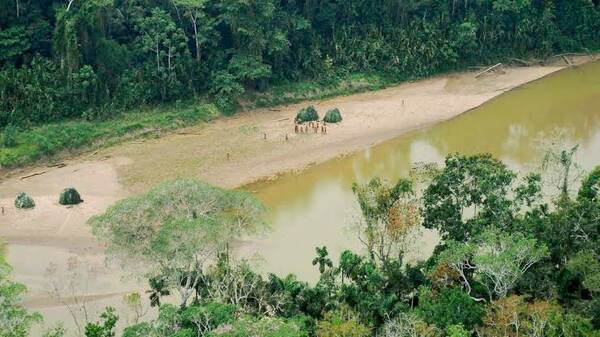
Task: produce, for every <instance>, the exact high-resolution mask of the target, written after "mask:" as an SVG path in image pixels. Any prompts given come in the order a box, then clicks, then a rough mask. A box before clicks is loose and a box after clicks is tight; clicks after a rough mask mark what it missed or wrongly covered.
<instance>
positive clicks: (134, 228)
mask: <svg viewBox="0 0 600 337" xmlns="http://www.w3.org/2000/svg"><path fill="white" fill-rule="evenodd" d="M263 209H264V208H263V206H262V205H261V204H260V203H259V202H258V201H257V200H256V199H255V198H254V197H253V196H252V195H250V194H249V193H247V192H243V191H229V190H224V189H221V188H218V187H215V186H211V185H209V184H207V183H204V182H201V181H198V180H194V179H178V180H173V181H168V182H165V183H163V184H161V185H159V186H157V187H155V188H154V189H152V190H151V191H149V192H148V193H147V194H145V195H141V196H136V197H131V198H127V199H124V200H121V201H119V202H117V203H116V204H115V205H113V206H111V207H110V208H109V209H108V210H107V211H106V212H105V213H104V214H102V215H100V216H96V217H93V218H91V219H90V220H89V223H90V224H91V226H92V231H93V233H94V234H95V235H96V236H98V237H99V238H100V239H101V240H104V241H106V242H107V244H108V252H109V253H111V254H115V255H117V256H119V257H121V258H122V259H125V260H132V261H137V262H141V263H143V264H145V265H146V266H148V273H147V276H149V277H159V278H162V279H161V282H166V284H167V285H168V286H167V288H177V289H178V290H179V291H178V293H179V295H180V297H181V302H182V305H185V304H186V303H187V301H188V299H189V298H190V296H191V295H192V294H193V293H194V291H195V289H196V287H197V286H199V285H200V281H201V278H202V274H201V270H200V268H201V267H202V266H203V264H204V262H205V261H208V260H209V259H211V258H215V257H217V256H218V255H219V254H220V253H221V252H224V251H226V250H227V247H228V245H229V244H230V243H232V242H233V241H234V240H236V239H239V238H240V237H241V236H243V235H248V234H252V233H256V232H257V231H259V230H260V229H261V226H262V221H261V219H260V217H261V214H262V212H263Z"/></svg>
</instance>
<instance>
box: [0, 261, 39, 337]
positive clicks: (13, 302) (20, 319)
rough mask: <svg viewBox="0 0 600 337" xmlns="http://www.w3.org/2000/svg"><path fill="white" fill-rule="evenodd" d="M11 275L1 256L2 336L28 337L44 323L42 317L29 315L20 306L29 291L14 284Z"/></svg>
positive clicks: (0, 308) (0, 310)
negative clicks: (39, 324)
mask: <svg viewBox="0 0 600 337" xmlns="http://www.w3.org/2000/svg"><path fill="white" fill-rule="evenodd" d="M11 273H12V268H11V267H10V265H8V263H6V261H5V260H4V257H3V256H2V255H0V336H3V337H27V336H29V330H30V328H31V327H32V326H33V325H34V324H35V323H39V322H41V321H42V316H41V315H40V314H37V313H29V312H27V310H26V309H25V308H23V307H22V306H21V305H19V302H20V301H21V299H22V296H23V294H25V292H26V290H27V289H26V288H25V286H24V285H22V284H20V283H15V282H13V281H12V280H11Z"/></svg>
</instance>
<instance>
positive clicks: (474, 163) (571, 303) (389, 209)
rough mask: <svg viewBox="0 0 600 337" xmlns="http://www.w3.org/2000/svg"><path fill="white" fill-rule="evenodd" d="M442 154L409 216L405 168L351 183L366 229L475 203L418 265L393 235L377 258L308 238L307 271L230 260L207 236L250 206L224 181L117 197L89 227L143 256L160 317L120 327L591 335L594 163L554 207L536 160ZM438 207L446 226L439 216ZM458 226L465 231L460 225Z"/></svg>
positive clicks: (195, 332) (241, 332)
mask: <svg viewBox="0 0 600 337" xmlns="http://www.w3.org/2000/svg"><path fill="white" fill-rule="evenodd" d="M446 162H447V166H446V168H444V169H443V170H439V171H436V170H431V171H430V172H431V174H432V175H433V179H432V181H431V184H430V185H429V187H428V188H426V189H425V193H426V198H430V200H429V201H428V200H425V202H430V204H428V205H426V206H427V207H423V208H421V209H420V212H421V214H420V216H418V217H416V218H412V217H408V216H398V214H404V213H397V210H398V209H406V207H407V206H406V205H407V203H406V201H407V200H408V201H414V200H413V198H414V194H415V193H414V192H413V189H412V183H411V181H409V180H405V179H400V180H399V181H398V183H396V184H395V185H388V184H385V183H383V182H381V181H380V180H379V179H373V180H371V181H370V182H368V183H367V184H364V185H355V186H354V192H355V194H356V195H357V199H358V202H359V205H360V207H361V211H362V213H363V214H362V215H363V219H362V220H363V221H364V222H369V223H371V224H377V226H379V227H381V228H383V229H384V230H382V231H381V232H380V234H381V235H380V236H377V237H378V238H379V237H383V238H385V236H384V235H383V234H384V233H387V234H386V235H389V232H392V233H393V232H394V231H397V230H398V228H404V227H403V226H399V224H401V223H415V224H417V225H420V224H422V223H423V221H426V220H423V219H430V220H431V219H436V218H435V217H437V216H439V214H438V212H439V211H440V204H445V205H442V206H444V207H447V208H445V209H444V211H447V212H449V214H452V213H453V212H461V209H462V208H464V209H462V211H465V210H469V209H470V208H471V207H473V206H474V205H477V207H478V208H479V211H478V212H481V213H478V212H475V214H473V218H472V219H463V218H460V221H461V222H460V223H458V222H456V223H455V224H453V223H452V222H450V224H451V225H456V226H457V227H456V228H453V229H452V231H451V232H452V234H447V236H448V238H446V239H445V240H443V241H441V243H440V245H438V247H436V249H435V250H434V252H433V254H432V256H431V258H430V259H429V260H428V261H426V262H424V263H419V264H417V265H415V266H411V265H407V264H406V263H404V261H403V256H404V250H403V249H402V248H401V247H400V248H399V249H398V253H397V254H388V255H387V257H386V258H384V259H381V258H375V257H374V256H373V255H372V254H371V253H369V252H368V251H367V254H366V255H364V256H363V255H360V254H357V253H353V252H351V251H344V252H343V253H342V254H341V256H340V258H339V263H334V261H332V260H331V259H330V257H329V254H328V251H327V249H326V248H325V247H318V248H317V249H316V257H315V258H314V259H313V261H312V263H313V265H315V266H318V268H319V271H320V278H319V280H318V282H316V284H314V285H309V284H307V283H306V282H301V281H298V280H297V278H296V277H295V276H294V275H288V276H287V277H285V278H280V277H278V276H276V275H273V274H269V275H268V276H267V277H266V278H265V277H263V276H262V275H261V274H260V273H257V272H255V271H254V270H253V269H252V267H251V265H250V264H249V263H248V262H247V261H244V260H242V261H234V260H233V259H232V258H231V257H230V256H229V255H228V254H227V251H226V250H223V249H222V248H223V246H222V244H216V246H214V245H215V243H214V242H221V243H228V242H232V241H231V240H233V239H231V238H234V239H235V238H239V237H240V236H239V235H240V234H239V233H238V232H237V231H233V232H231V231H230V230H231V229H229V228H228V226H227V224H228V223H229V222H236V220H232V219H231V218H230V216H232V214H233V213H236V214H238V215H239V214H247V213H245V211H240V212H241V213H238V212H237V211H233V210H234V209H235V210H240V209H242V210H244V209H246V207H240V206H239V205H238V204H237V203H235V202H234V203H231V201H230V200H229V198H230V197H232V195H228V191H223V190H220V189H218V188H214V187H211V186H209V185H205V184H202V183H198V182H194V181H187V180H186V181H176V182H172V183H167V184H165V185H162V186H160V187H158V188H156V189H155V190H153V191H151V192H150V193H148V194H147V195H144V196H140V197H137V198H130V199H126V200H125V201H122V202H120V203H117V205H115V206H113V208H111V209H109V211H108V212H107V213H106V214H104V215H102V216H100V217H98V218H95V219H93V220H92V221H91V222H92V225H93V227H94V231H95V232H96V233H98V234H100V236H101V237H103V238H109V242H110V245H109V248H111V249H114V250H113V251H112V252H120V253H122V254H119V256H121V257H124V258H127V257H130V258H134V260H135V261H141V262H144V263H145V264H146V265H147V266H150V267H151V268H152V267H154V268H153V270H156V271H157V272H156V273H152V275H150V274H149V276H151V278H150V285H151V291H150V296H151V301H152V302H153V305H157V306H159V315H158V318H157V319H155V320H151V321H149V322H145V323H140V324H136V325H133V326H131V327H128V328H126V329H125V331H124V336H126V337H141V336H180V337H182V336H185V337H192V336H210V337H217V336H239V337H242V336H272V337H280V336H318V337H319V336H320V337H325V336H327V337H329V336H331V337H338V336H364V337H366V336H378V337H405V336H406V337H413V336H422V337H441V336H449V337H467V336H472V335H478V336H489V337H494V336H498V337H513V336H514V337H516V336H549V337H551V336H557V337H558V336H565V337H566V336H573V337H574V336H581V337H584V336H586V337H596V336H600V330H599V328H600V321H599V320H598V317H600V316H599V313H600V299H599V295H600V294H599V293H600V291H599V289H600V288H599V284H600V283H599V282H598V280H599V277H598V270H599V269H600V267H599V263H600V259H599V258H598V257H599V256H600V254H599V252H598V244H599V243H600V235H598V209H599V207H598V200H599V198H598V191H599V189H598V185H599V181H600V173H599V172H600V167H599V168H596V169H595V170H593V171H592V172H591V173H590V174H589V175H588V176H587V177H586V178H585V179H584V180H583V182H582V185H581V188H580V190H579V191H578V193H577V197H576V198H563V197H561V190H557V192H556V193H557V195H556V196H554V197H555V199H554V200H558V202H556V203H555V204H554V207H552V208H551V207H550V206H548V205H547V204H545V201H544V200H540V199H539V196H540V186H541V183H542V182H543V177H542V176H540V175H539V174H528V175H527V176H525V177H523V178H524V179H522V180H520V183H516V181H517V179H516V174H514V173H513V172H511V171H509V170H508V169H507V168H506V166H504V164H502V163H501V162H499V161H497V160H495V159H493V158H491V157H490V156H488V155H479V156H472V157H463V156H459V155H454V156H449V157H448V159H447V161H446ZM494 182H496V183H498V184H499V185H501V186H493V185H494V184H493V183H494ZM444 183H446V184H448V185H449V187H447V186H442V185H443V184H444ZM504 192H506V193H507V194H509V195H508V196H504V195H503V193H504ZM232 193H233V192H232ZM236 193H237V192H236ZM236 193H233V194H236ZM427 193H429V195H427ZM225 195H227V196H225ZM174 196H176V197H175V198H174ZM239 197H240V198H241V200H244V198H242V197H241V195H240V196H239ZM174 199H176V201H174ZM234 199H235V198H234ZM488 199H492V200H488ZM224 200H225V201H224ZM227 200H229V201H227ZM236 200H238V199H236ZM434 200H438V201H440V200H441V201H442V202H440V203H435V202H433V201H434ZM208 201H209V204H210V206H211V207H208V208H207V205H206V202H208ZM238 201H239V200H238ZM250 204H252V203H250ZM232 205H233V206H232ZM235 205H238V206H235ZM221 206H222V207H223V208H221ZM413 206H414V205H413ZM415 208H416V209H417V210H419V207H415ZM250 209H251V210H252V209H254V210H255V211H256V209H255V208H253V207H250ZM200 210H203V211H204V213H202V214H201V213H199V211H200ZM428 212H431V213H432V214H427V213H428ZM487 212H489V213H490V214H485V215H482V213H487ZM494 212H497V213H494ZM442 213H443V212H442ZM492 213H494V214H503V215H502V216H498V217H494V216H493V214H492ZM250 214H254V211H250ZM434 215H435V217H432V216H434ZM204 217H209V218H210V219H205V218H204ZM242 217H243V218H247V215H246V216H242ZM250 217H254V215H252V216H250ZM503 217H504V218H503ZM234 218H235V219H238V220H239V218H236V217H235V216H234ZM398 218H399V219H401V220H398ZM408 218H411V220H410V221H408V220H407V219H408ZM116 220H118V221H116ZM209 220H210V221H209ZM413 220H414V221H413ZM450 220H453V219H450ZM436 221H439V225H440V228H442V229H443V228H449V224H448V222H447V221H446V220H445V219H442V218H437V219H436ZM463 221H464V222H463ZM468 221H473V222H472V223H469V222H468ZM461 223H462V225H461ZM392 224H393V226H392ZM465 224H467V226H465ZM497 224H498V225H497ZM206 225H208V226H206ZM205 226H206V227H205ZM213 226H214V227H213ZM460 226H465V228H467V229H468V230H469V231H470V232H469V233H468V234H464V235H458V234H459V233H458V230H459V228H460ZM210 229H214V231H215V232H216V233H215V232H213V231H212V230H210ZM392 229H393V231H392ZM128 231H131V233H129V232H128ZM140 233H148V234H147V235H148V237H149V238H148V239H146V238H144V236H145V235H140ZM236 233H238V234H236ZM448 233H450V232H448ZM134 234H135V235H134ZM221 235H223V236H224V237H225V238H222V237H221ZM188 241H189V242H188ZM375 241H378V240H375ZM148 247H150V248H148ZM215 247H216V249H214V248H215ZM378 251H381V250H375V252H378ZM204 254H206V255H204ZM374 255H378V253H375V254H374ZM203 256H210V258H206V259H203ZM200 260H201V261H206V263H204V264H202V265H200V264H197V263H196V262H195V261H200ZM164 266H167V267H166V268H165V267H164ZM425 272H426V273H427V274H425ZM175 289H176V290H177V292H178V293H179V294H180V295H184V296H182V303H181V305H180V306H174V305H170V304H162V305H161V303H160V302H161V297H162V296H165V295H167V294H168V293H169V291H171V290H175ZM186 298H189V299H190V300H189V301H187V300H186Z"/></svg>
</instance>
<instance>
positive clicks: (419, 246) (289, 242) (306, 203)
mask: <svg viewBox="0 0 600 337" xmlns="http://www.w3.org/2000/svg"><path fill="white" fill-rule="evenodd" d="M449 85H452V83H449ZM552 142H555V143H557V142H558V143H559V144H555V145H560V146H564V147H568V146H572V145H574V144H579V145H580V147H579V150H578V152H577V155H576V159H577V161H578V163H579V164H580V165H581V167H582V168H583V169H588V170H589V169H591V168H593V167H594V166H596V165H600V62H596V63H592V64H587V65H584V66H580V67H576V68H571V69H567V70H563V71H560V72H558V73H555V74H552V75H550V76H548V77H546V78H543V79H541V80H538V81H535V82H532V83H529V84H526V85H523V86H522V87H519V88H517V89H516V90H512V91H510V92H508V93H506V94H504V95H502V96H499V97H498V98H496V99H494V100H492V101H490V102H488V103H486V104H484V105H483V106H481V107H479V108H477V109H474V110H472V111H469V112H467V113H465V114H463V115H461V116H459V117H458V118H455V119H452V120H450V121H447V122H444V123H441V124H438V125H435V126H432V127H428V128H425V129H422V130H418V131H415V132H412V133H410V134H407V135H405V136H402V137H400V138H398V139H395V140H392V141H388V142H385V143H383V144H380V145H377V146H374V147H370V148H367V149H364V150H363V151H360V152H357V153H355V154H353V155H350V156H347V157H344V158H338V159H334V160H331V161H328V162H325V163H323V164H319V165H316V166H312V167H310V168H309V169H307V170H305V171H303V172H302V173H301V174H288V175H283V176H281V177H279V178H278V179H276V180H273V181H267V182H261V183H256V184H251V185H248V186H246V188H247V189H249V190H251V191H255V193H256V195H257V196H258V197H259V198H260V199H261V200H262V201H263V202H264V203H265V204H266V205H267V206H268V207H269V208H270V211H269V214H268V217H269V221H270V223H271V225H272V228H273V229H272V232H271V233H269V234H268V236H266V237H265V238H262V239H260V240H253V241H252V242H249V243H246V244H245V245H244V246H243V247H242V254H244V255H248V254H251V253H252V252H260V254H261V255H262V261H263V262H262V268H263V269H264V270H267V271H270V272H275V273H277V274H287V273H295V274H297V275H298V276H299V277H300V278H301V279H305V280H309V281H314V280H316V278H317V276H318V272H317V270H316V268H315V267H314V266H312V265H311V261H312V259H313V257H314V255H315V247H317V246H327V247H328V248H329V251H330V254H331V255H332V256H333V257H334V258H335V257H338V256H339V254H340V252H341V251H343V250H344V249H360V248H361V246H360V243H359V241H358V239H357V238H356V235H355V232H354V231H353V230H352V229H351V227H352V224H353V223H354V222H355V221H356V219H357V216H358V215H359V210H358V204H357V203H356V201H355V198H354V196H353V194H352V190H351V186H352V184H353V183H354V182H365V181H367V180H368V179H370V178H372V177H375V176H378V177H381V178H383V179H386V180H388V181H395V180H396V179H398V178H399V177H401V176H407V175H408V172H409V170H410V168H411V166H412V165H413V164H414V163H417V162H438V163H440V162H442V161H443V159H444V157H445V156H446V155H447V154H449V153H454V152H460V153H464V154H476V153H483V152H488V153H491V154H493V155H494V156H496V157H497V158H500V159H501V160H503V161H504V162H505V163H507V164H508V165H509V166H510V167H511V168H512V169H514V170H516V171H519V172H524V171H529V170H533V169H538V168H539V165H540V164H541V159H542V158H541V157H542V153H543V150H542V148H544V146H546V145H548V144H549V143H552ZM422 234H423V235H422V236H421V238H420V239H417V240H416V241H415V242H414V245H413V248H412V249H411V250H412V251H411V252H410V254H409V256H408V258H409V259H410V260H415V259H418V258H419V257H423V256H427V255H428V254H430V253H431V251H432V250H433V248H434V246H435V245H436V243H437V241H438V238H437V236H436V234H435V233H433V232H431V231H427V230H424V231H423V233H422Z"/></svg>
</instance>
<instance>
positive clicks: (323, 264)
mask: <svg viewBox="0 0 600 337" xmlns="http://www.w3.org/2000/svg"><path fill="white" fill-rule="evenodd" d="M315 251H316V252H317V257H315V258H314V259H313V260H312V264H313V266H315V265H317V264H318V265H319V272H320V273H321V274H323V273H324V272H325V268H327V267H329V268H331V267H333V262H331V259H329V257H328V255H329V253H328V252H327V247H325V246H323V247H321V248H319V247H316V248H315Z"/></svg>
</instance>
